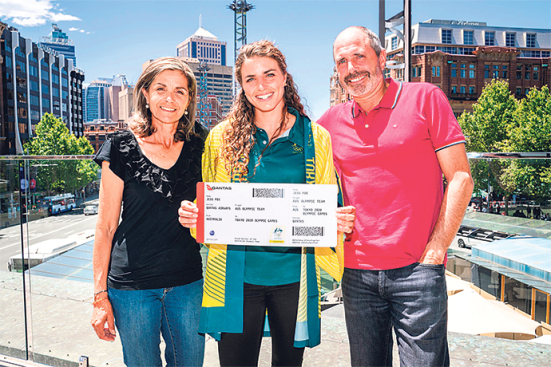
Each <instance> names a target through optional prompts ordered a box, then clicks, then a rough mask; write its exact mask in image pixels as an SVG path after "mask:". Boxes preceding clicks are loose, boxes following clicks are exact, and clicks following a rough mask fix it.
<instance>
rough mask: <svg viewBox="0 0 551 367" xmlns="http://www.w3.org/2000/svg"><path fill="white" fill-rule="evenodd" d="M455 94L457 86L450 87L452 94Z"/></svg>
mask: <svg viewBox="0 0 551 367" xmlns="http://www.w3.org/2000/svg"><path fill="white" fill-rule="evenodd" d="M456 93H457V86H455V85H452V94H456Z"/></svg>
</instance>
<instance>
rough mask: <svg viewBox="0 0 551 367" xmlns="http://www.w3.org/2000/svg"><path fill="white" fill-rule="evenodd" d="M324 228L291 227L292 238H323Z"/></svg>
mask: <svg viewBox="0 0 551 367" xmlns="http://www.w3.org/2000/svg"><path fill="white" fill-rule="evenodd" d="M323 228H324V227H293V236H323Z"/></svg>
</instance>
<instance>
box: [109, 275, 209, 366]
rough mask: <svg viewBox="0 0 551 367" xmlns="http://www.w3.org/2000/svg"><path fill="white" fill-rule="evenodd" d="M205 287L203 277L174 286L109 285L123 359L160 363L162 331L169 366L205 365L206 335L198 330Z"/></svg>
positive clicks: (130, 363)
mask: <svg viewBox="0 0 551 367" xmlns="http://www.w3.org/2000/svg"><path fill="white" fill-rule="evenodd" d="M202 291H203V280H202V279H201V280H198V281H196V282H193V283H190V284H186V285H183V286H179V287H173V288H161V289H148V290H118V289H113V288H109V300H110V301H111V305H112V306H113V313H114V316H115V326H116V327H117V330H118V334H119V336H120V338H121V343H122V352H123V356H124V363H125V364H126V365H127V366H151V367H154V366H161V350H160V348H159V344H160V342H161V337H160V335H161V334H162V335H163V339H164V341H165V344H166V350H165V360H166V363H167V366H202V365H203V357H204V354H205V338H204V337H203V336H202V335H199V334H198V332H197V331H198V330H199V314H200V311H201V297H202Z"/></svg>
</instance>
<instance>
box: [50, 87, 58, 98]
mask: <svg viewBox="0 0 551 367" xmlns="http://www.w3.org/2000/svg"><path fill="white" fill-rule="evenodd" d="M52 95H53V96H54V97H59V89H57V88H52Z"/></svg>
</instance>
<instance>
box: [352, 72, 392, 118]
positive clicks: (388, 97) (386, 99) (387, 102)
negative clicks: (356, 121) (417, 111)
mask: <svg viewBox="0 0 551 367" xmlns="http://www.w3.org/2000/svg"><path fill="white" fill-rule="evenodd" d="M385 80H386V81H387V82H388V88H387V90H386V92H385V95H384V96H383V99H381V102H379V104H378V105H377V106H375V107H373V109H374V110H376V109H379V108H390V109H393V108H394V107H396V103H397V102H398V98H399V97H400V93H401V92H402V82H399V83H396V82H395V81H394V80H393V79H392V78H388V79H385ZM351 113H352V118H356V117H358V116H359V115H360V113H364V115H365V114H366V112H365V111H364V110H363V109H362V108H361V107H360V105H359V104H358V102H356V101H354V100H353V101H352V108H351Z"/></svg>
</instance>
